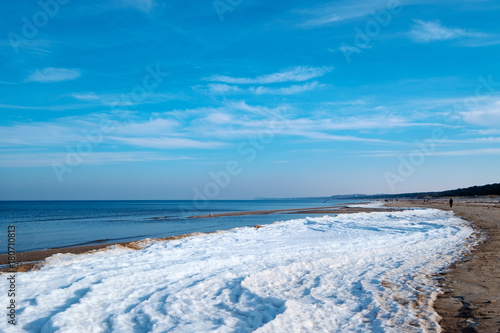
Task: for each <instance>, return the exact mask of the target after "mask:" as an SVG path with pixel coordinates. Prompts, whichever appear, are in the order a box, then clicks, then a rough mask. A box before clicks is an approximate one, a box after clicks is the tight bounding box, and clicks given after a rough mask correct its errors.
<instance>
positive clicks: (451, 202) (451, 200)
mask: <svg viewBox="0 0 500 333" xmlns="http://www.w3.org/2000/svg"><path fill="white" fill-rule="evenodd" d="M451 207H453V199H450V208H451Z"/></svg>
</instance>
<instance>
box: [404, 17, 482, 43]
mask: <svg viewBox="0 0 500 333" xmlns="http://www.w3.org/2000/svg"><path fill="white" fill-rule="evenodd" d="M414 23H415V24H414V25H413V26H412V29H411V31H410V32H409V36H410V38H411V39H413V40H414V41H416V42H419V43H428V42H434V41H443V40H452V39H459V38H464V37H469V38H478V37H486V36H488V35H487V34H485V33H481V32H476V31H470V30H465V29H461V28H448V27H445V26H443V25H442V24H441V22H440V21H422V20H414Z"/></svg>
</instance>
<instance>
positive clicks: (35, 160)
mask: <svg viewBox="0 0 500 333" xmlns="http://www.w3.org/2000/svg"><path fill="white" fill-rule="evenodd" d="M66 158H67V153H64V152H61V153H36V154H34V153H11V154H2V155H0V167H3V168H23V167H25V168H26V167H51V166H52V165H53V164H54V163H61V164H64V163H65V162H66ZM195 159H196V158H193V157H189V156H165V154H164V153H159V152H148V151H141V152H137V151H136V152H93V153H92V154H89V155H88V156H85V158H84V159H82V160H81V164H88V165H102V164H114V163H122V162H149V161H176V160H195Z"/></svg>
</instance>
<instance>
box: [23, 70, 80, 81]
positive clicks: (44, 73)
mask: <svg viewBox="0 0 500 333" xmlns="http://www.w3.org/2000/svg"><path fill="white" fill-rule="evenodd" d="M80 75H81V73H80V70H79V69H68V68H54V67H49V68H45V69H39V70H36V71H35V72H34V73H32V74H31V75H30V76H28V78H27V79H26V82H43V83H45V82H59V81H69V80H75V79H77V78H79V77H80Z"/></svg>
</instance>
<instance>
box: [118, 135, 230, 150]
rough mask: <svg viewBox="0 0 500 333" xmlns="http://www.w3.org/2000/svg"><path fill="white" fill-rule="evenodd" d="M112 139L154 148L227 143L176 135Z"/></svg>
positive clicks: (208, 147) (191, 146) (212, 147)
mask: <svg viewBox="0 0 500 333" xmlns="http://www.w3.org/2000/svg"><path fill="white" fill-rule="evenodd" d="M111 139H112V140H114V141H118V142H122V143H125V144H127V145H133V146H139V147H147V148H156V149H185V148H191V149H215V148H223V147H225V146H227V145H228V144H227V143H224V142H218V141H201V140H194V139H188V138H177V137H168V136H163V137H140V138H137V137H132V138H131V137H112V138H111Z"/></svg>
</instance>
